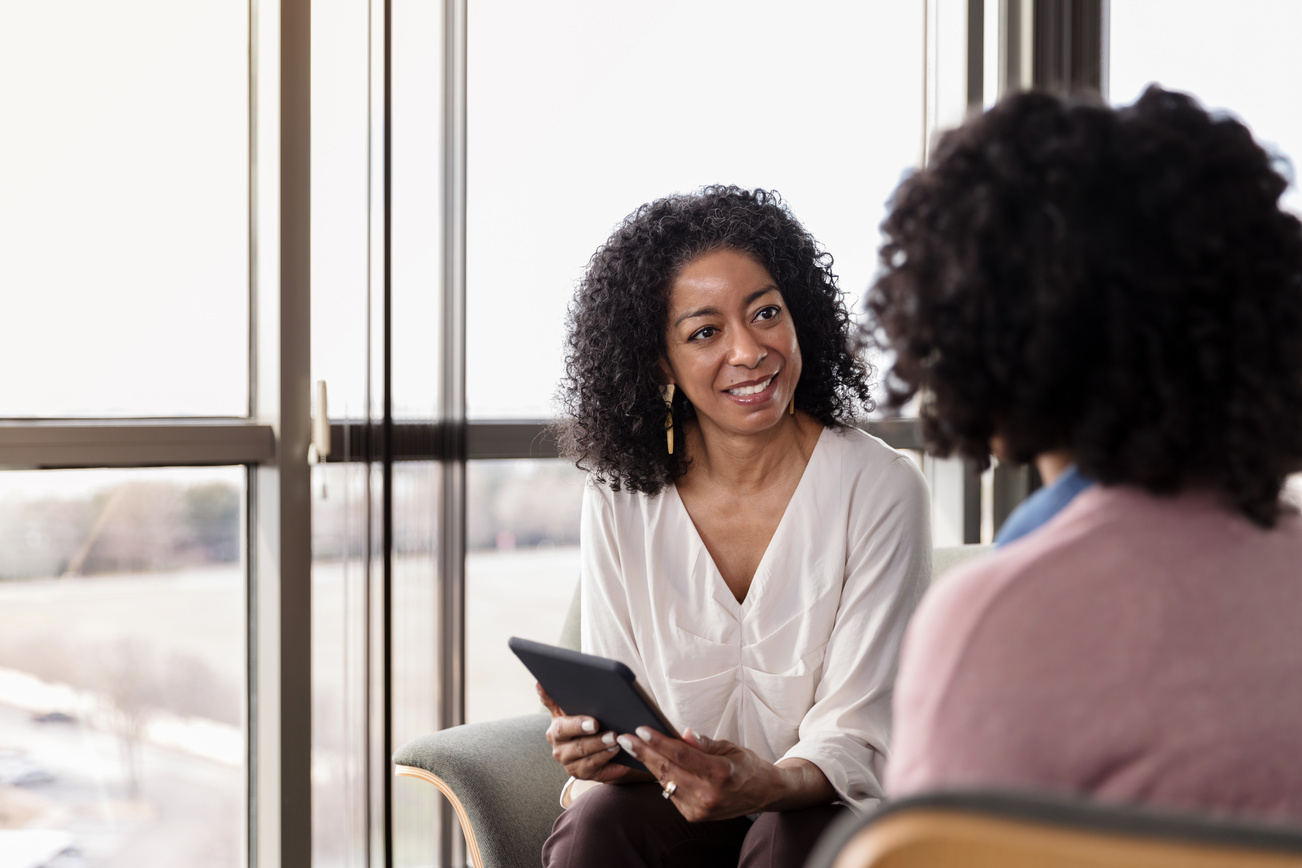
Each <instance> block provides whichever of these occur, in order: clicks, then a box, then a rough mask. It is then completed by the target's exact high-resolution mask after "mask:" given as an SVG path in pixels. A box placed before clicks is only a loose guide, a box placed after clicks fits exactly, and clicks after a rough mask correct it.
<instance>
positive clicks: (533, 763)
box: [393, 713, 569, 868]
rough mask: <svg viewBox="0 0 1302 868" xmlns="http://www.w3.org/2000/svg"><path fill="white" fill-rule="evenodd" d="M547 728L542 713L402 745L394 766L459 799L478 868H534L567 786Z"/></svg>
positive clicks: (432, 735) (444, 732)
mask: <svg viewBox="0 0 1302 868" xmlns="http://www.w3.org/2000/svg"><path fill="white" fill-rule="evenodd" d="M549 722H550V717H549V716H548V715H547V714H545V713H544V714H529V715H524V716H522V717H509V718H504V719H502V720H494V721H490V722H487V723H475V724H469V725H466V726H455V727H452V728H451V729H445V730H442V731H441V732H434V733H430V734H429V735H425V736H422V737H420V738H417V739H415V740H413V741H409V742H407V743H406V744H405V745H403V746H402V747H401V748H399V749H398V751H397V752H396V753H395V754H394V755H393V762H394V763H395V764H396V765H399V766H411V767H414V768H417V769H422V770H424V771H425V772H428V773H429V774H431V775H433V776H434V777H436V778H438V779H439V780H441V781H443V782H444V783H445V784H446V785H447V787H448V788H449V789H450V790H451V791H452V792H453V793H456V795H457V798H458V799H459V801H460V802H461V805H462V807H463V808H464V813H465V817H466V820H467V821H468V822H469V824H470V829H469V830H468V831H466V838H467V840H468V841H469V840H470V839H471V837H472V836H473V838H474V840H475V843H476V844H477V846H478V849H479V853H480V856H481V858H482V865H483V868H526V866H527V868H538V865H539V864H540V863H541V855H540V854H541V853H542V846H543V842H544V841H545V840H546V839H547V836H548V835H549V834H551V829H552V824H553V823H554V822H555V821H556V818H557V817H558V816H560V813H561V806H560V802H559V801H558V800H559V798H560V794H561V789H562V788H563V787H564V786H565V782H566V781H567V780H568V779H569V776H568V775H567V774H566V773H565V769H564V768H563V767H562V766H561V765H560V763H558V762H556V760H555V759H553V758H552V754H551V747H550V745H548V744H547V738H546V735H545V733H546V731H547V725H548V723H549ZM400 773H401V772H400ZM458 813H460V812H458ZM463 825H464V824H463Z"/></svg>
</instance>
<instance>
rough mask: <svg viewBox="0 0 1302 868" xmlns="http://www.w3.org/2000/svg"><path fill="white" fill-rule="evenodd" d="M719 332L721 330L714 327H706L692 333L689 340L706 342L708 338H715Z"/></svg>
mask: <svg viewBox="0 0 1302 868" xmlns="http://www.w3.org/2000/svg"><path fill="white" fill-rule="evenodd" d="M718 331H719V330H718V329H717V328H715V327H714V326H706V327H705V328H703V329H697V330H696V331H694V332H692V334H691V336H690V337H688V340H689V341H703V340H705V339H706V338H712V337H714V335H715V333H716V332H718Z"/></svg>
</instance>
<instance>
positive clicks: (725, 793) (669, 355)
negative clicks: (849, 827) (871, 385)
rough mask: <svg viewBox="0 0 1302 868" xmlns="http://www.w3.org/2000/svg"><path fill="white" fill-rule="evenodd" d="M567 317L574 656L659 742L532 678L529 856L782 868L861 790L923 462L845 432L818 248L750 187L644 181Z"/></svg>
mask: <svg viewBox="0 0 1302 868" xmlns="http://www.w3.org/2000/svg"><path fill="white" fill-rule="evenodd" d="M569 325H570V335H569V344H568V346H569V353H568V355H567V358H566V372H567V376H566V378H565V380H564V381H563V383H562V396H561V397H562V400H563V402H564V406H565V408H566V410H567V411H568V417H567V418H566V419H565V420H564V421H563V422H562V423H561V426H560V434H561V437H560V439H561V441H562V443H563V446H564V448H565V450H566V453H567V454H568V456H569V457H571V458H573V459H574V460H575V461H576V463H577V464H578V465H579V466H580V467H581V468H584V469H588V470H590V471H591V473H590V476H589V484H588V486H587V489H586V491H585V495H584V504H583V511H582V524H581V529H580V548H581V553H580V560H581V577H582V597H581V599H582V609H583V611H582V618H581V623H582V645H583V650H585V651H589V652H592V653H596V654H600V655H603V656H606V657H611V658H614V659H617V660H619V661H621V662H623V663H624V664H625V665H627V666H628V667H629V668H630V669H632V670H633V672H634V674H635V675H636V677H637V679H638V681H639V682H640V683H641V684H643V685H644V686H645V687H646V689H647V690H648V692H650V693H651V695H652V697H653V698H654V699H655V701H656V703H657V704H658V705H659V706H660V707H661V708H662V709H664V711H665V713H666V715H667V716H668V718H669V719H670V720H672V721H673V722H674V724H675V725H676V726H678V727H680V728H681V730H682V732H683V737H682V738H681V739H678V738H669V737H665V736H659V735H657V734H655V733H651V732H650V731H646V730H639V731H638V732H637V733H621V732H600V731H599V728H598V724H597V721H596V720H594V719H593V718H591V717H581V716H568V715H566V713H565V711H564V710H563V709H562V708H560V707H558V706H557V705H556V704H555V703H554V702H551V700H550V699H549V698H548V697H546V695H545V694H544V702H545V703H546V704H547V705H548V708H549V709H550V710H551V712H552V716H553V720H552V723H551V727H550V729H549V730H548V735H547V737H548V740H549V741H550V743H551V745H552V754H553V756H554V757H555V758H556V759H557V760H558V761H559V762H560V763H561V764H562V765H564V766H565V768H566V770H567V771H568V772H569V773H570V775H571V778H572V781H571V784H570V785H569V786H568V787H567V790H566V793H565V794H564V795H563V797H562V802H563V803H569V805H570V807H569V808H568V809H567V810H566V811H565V813H564V814H562V816H561V819H560V820H559V821H558V822H557V825H556V827H555V830H554V831H553V833H552V836H551V838H549V839H548V841H547V844H546V846H545V847H544V850H543V861H544V864H547V865H555V864H565V865H571V866H574V865H586V864H593V865H607V864H620V865H641V864H654V865H682V864H706V863H708V864H720V865H730V864H735V865H752V864H757V863H756V862H755V861H754V860H756V859H762V860H763V864H765V865H792V866H795V865H800V864H802V863H803V862H804V860H805V857H806V856H807V855H808V852H809V849H810V848H811V847H812V846H813V843H814V841H815V840H816V839H817V837H818V835H819V834H820V833H821V832H822V830H823V829H824V828H825V827H826V826H827V824H828V823H830V822H831V821H832V820H833V819H835V818H836V816H837V815H838V814H839V813H841V812H844V811H845V810H847V807H848V808H849V809H851V810H867V809H870V808H871V807H872V806H874V805H875V804H876V803H877V801H878V800H879V799H880V796H881V787H880V784H879V783H878V781H879V778H880V772H881V766H882V762H883V759H884V757H885V755H886V748H887V741H888V738H889V705H890V684H891V679H892V675H893V672H894V669H895V660H896V659H897V656H898V652H899V641H900V637H901V635H902V632H903V629H904V624H905V622H906V621H907V619H908V617H909V614H910V613H911V612H912V611H913V608H914V607H915V606H916V604H917V602H918V600H919V598H920V597H921V594H922V590H923V588H924V587H925V583H926V581H927V579H928V577H929V575H930V570H931V540H930V522H929V517H928V503H927V495H926V489H925V484H924V483H923V480H922V477H921V474H920V473H919V472H918V471H917V470H916V468H915V467H914V465H913V463H912V462H911V461H909V460H908V459H907V458H905V457H903V456H902V455H900V454H899V453H897V452H895V451H894V450H893V449H891V448H890V447H888V446H886V445H885V444H884V443H882V442H881V441H880V440H877V439H876V438H873V437H870V436H868V435H867V434H864V433H863V432H862V431H859V430H857V429H854V428H851V427H850V425H849V423H850V422H852V421H853V418H854V414H855V412H856V411H857V410H859V409H860V408H867V407H870V406H871V401H870V400H869V397H868V385H867V382H866V379H867V374H868V370H867V367H866V366H865V365H864V363H863V362H862V361H861V360H860V359H858V358H857V357H856V356H855V354H854V353H853V352H852V350H851V346H852V344H851V341H850V338H849V329H850V322H849V316H848V314H847V312H846V310H845V307H844V306H843V304H842V301H841V294H840V292H839V290H838V288H837V283H836V278H835V276H834V275H833V274H832V272H831V256H830V255H828V254H827V253H826V252H824V251H823V250H822V248H821V247H820V246H819V245H818V244H817V242H815V241H814V239H813V238H812V237H811V236H810V235H809V233H807V232H806V231H805V230H804V228H803V227H802V226H801V225H800V223H799V222H797V221H796V219H795V218H794V217H793V216H792V214H791V213H790V211H789V210H787V208H786V206H785V205H784V204H783V203H782V202H781V200H779V199H778V198H777V197H776V196H775V195H773V194H770V193H767V192H765V191H762V190H756V191H745V190H740V189H737V188H735V187H708V188H705V189H704V190H702V191H701V192H700V193H698V194H695V195H690V196H673V197H669V198H666V199H661V200H658V201H656V202H653V203H650V204H648V205H644V206H643V207H641V208H639V209H638V210H637V211H636V212H634V213H633V214H632V215H631V216H630V217H629V218H628V219H626V220H625V221H624V223H623V224H622V225H621V226H620V227H619V228H618V229H616V231H615V233H614V234H613V235H612V236H611V238H610V239H609V240H608V241H607V242H606V244H605V245H603V246H602V247H601V249H599V250H598V251H597V253H596V254H595V255H594V256H593V258H592V260H591V262H590V263H589V267H588V273H587V275H586V276H585V278H584V280H583V281H582V283H581V284H580V286H579V289H578V292H577V294H576V297H575V300H574V302H573V304H572V306H571V310H570V323H569ZM666 413H667V418H666ZM666 428H667V429H668V431H669V436H668V437H666V436H665V430H666ZM621 747H622V748H623V750H625V751H627V752H629V753H632V754H634V755H636V756H637V757H638V758H639V759H641V760H642V761H643V763H644V764H645V765H646V767H647V768H648V769H649V771H650V773H649V774H648V773H647V772H642V771H633V770H631V769H630V768H629V767H627V766H624V765H620V764H618V763H612V762H611V759H612V758H613V757H614V756H615V755H616V753H617V752H618V751H619V749H620V748H621ZM575 781H584V782H592V784H611V785H612V786H592V785H590V784H587V783H585V785H584V786H581V787H580V786H575V784H574V782H575ZM576 793H577V795H576Z"/></svg>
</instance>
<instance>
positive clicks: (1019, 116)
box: [866, 87, 1302, 527]
mask: <svg viewBox="0 0 1302 868" xmlns="http://www.w3.org/2000/svg"><path fill="white" fill-rule="evenodd" d="M1287 171H1288V169H1287V166H1286V165H1284V164H1283V163H1282V161H1280V160H1278V159H1277V158H1273V157H1272V156H1271V155H1270V154H1268V153H1267V152H1266V151H1265V150H1263V149H1262V148H1261V147H1260V146H1258V145H1257V144H1256V143H1255V142H1254V141H1253V139H1252V135H1251V134H1250V133H1249V131H1248V130H1247V128H1246V127H1244V125H1243V124H1242V123H1239V122H1238V121H1236V120H1234V119H1233V118H1230V117H1228V116H1221V115H1212V114H1209V113H1208V112H1206V111H1204V110H1203V109H1202V108H1201V107H1200V106H1199V104H1198V103H1197V102H1196V101H1195V100H1194V99H1192V98H1191V97H1189V96H1186V95H1184V94H1180V93H1173V92H1169V91H1166V90H1163V89H1161V88H1159V87H1150V88H1149V89H1148V90H1147V91H1146V92H1145V93H1144V94H1143V96H1141V97H1140V98H1139V100H1138V101H1136V102H1135V103H1134V104H1133V105H1131V106H1127V107H1124V108H1119V109H1113V108H1109V107H1107V106H1105V105H1103V104H1101V103H1100V102H1099V101H1097V99H1092V98H1088V97H1060V96H1054V95H1050V94H1046V93H1037V92H1026V93H1021V94H1016V95H1013V96H1010V97H1008V98H1006V99H1004V100H1003V101H1001V102H1000V103H998V104H997V105H996V106H995V107H994V108H992V109H990V110H989V111H988V112H986V113H985V114H984V115H982V116H979V117H977V118H974V119H972V120H970V121H968V122H967V123H965V124H964V125H962V126H961V127H959V128H957V129H955V130H952V131H950V132H949V133H947V134H946V135H945V136H943V137H942V138H941V140H940V141H939V143H938V145H937V146H936V148H935V151H934V153H933V154H932V158H931V161H930V163H929V164H928V166H927V167H926V168H925V169H922V170H919V171H918V172H916V173H915V174H914V175H912V176H911V177H910V178H908V179H906V180H905V181H904V182H903V183H902V184H901V185H900V187H899V188H898V189H897V191H896V193H895V194H894V196H893V199H892V202H891V211H890V215H889V216H888V218H887V219H886V221H885V223H884V224H883V227H882V228H883V233H884V237H885V241H884V242H883V246H882V248H881V251H880V256H881V267H882V272H881V273H880V274H879V276H878V278H877V280H876V281H875V284H874V286H873V287H872V288H871V289H870V291H869V294H868V297H867V299H866V305H867V308H868V310H869V312H870V315H871V317H872V318H874V320H875V322H874V325H873V336H874V337H875V339H876V340H877V341H878V342H879V343H881V344H884V345H885V346H886V347H887V348H888V349H890V350H891V351H892V352H893V353H894V354H895V359H894V363H893V367H892V368H891V370H890V372H889V373H888V375H887V377H886V385H887V392H888V395H889V398H888V400H889V402H890V403H891V404H892V405H895V406H899V405H900V404H902V403H904V402H905V401H907V400H908V399H909V398H910V397H912V396H913V395H914V394H915V393H921V396H922V410H921V413H922V418H923V425H924V436H925V438H926V441H927V444H928V448H929V449H930V450H931V451H933V452H935V453H937V454H940V455H948V454H950V453H951V452H953V451H957V452H958V453H960V454H962V455H964V456H966V457H969V458H972V459H975V460H976V461H978V462H979V463H980V464H981V465H982V466H983V467H985V466H988V463H989V444H990V440H991V437H992V435H995V434H998V435H999V436H1000V437H1001V438H1002V439H1003V441H1004V444H1005V449H1006V450H1007V456H1006V457H1008V458H1010V459H1011V460H1013V461H1015V462H1018V463H1022V462H1027V461H1029V460H1031V459H1032V458H1034V456H1036V455H1037V454H1040V453H1042V452H1046V451H1052V450H1055V449H1061V448H1068V449H1070V450H1072V452H1073V453H1074V456H1075V460H1076V462H1077V465H1078V466H1079V467H1080V469H1081V472H1082V473H1084V474H1085V475H1086V476H1089V477H1091V478H1093V479H1096V480H1098V481H1100V482H1102V483H1104V484H1117V483H1128V484H1132V485H1137V486H1141V487H1143V488H1144V489H1146V490H1148V491H1150V492H1152V493H1154V494H1172V493H1175V492H1178V491H1181V490H1183V489H1185V488H1187V487H1192V486H1202V487H1208V488H1211V489H1212V490H1215V491H1217V492H1219V493H1220V494H1221V496H1222V497H1223V498H1224V499H1225V502H1226V503H1227V505H1228V506H1230V507H1231V508H1233V509H1235V510H1237V511H1239V512H1241V513H1243V514H1244V515H1246V516H1247V517H1248V518H1249V519H1251V520H1252V521H1254V522H1255V523H1257V524H1258V525H1261V526H1263V527H1270V526H1272V525H1273V524H1274V522H1275V520H1276V518H1277V517H1278V515H1279V512H1280V509H1281V503H1280V490H1281V487H1282V485H1283V482H1284V478H1285V476H1286V475H1287V474H1289V473H1290V472H1293V471H1296V470H1298V469H1299V468H1300V467H1302V229H1300V226H1299V222H1298V220H1297V219H1296V218H1295V217H1293V216H1292V215H1291V214H1288V213H1286V212H1284V211H1282V210H1281V209H1280V207H1279V197H1280V194H1282V193H1283V192H1284V190H1285V188H1286V187H1287V186H1288V181H1287V179H1286V177H1285V175H1284V173H1285V172H1287Z"/></svg>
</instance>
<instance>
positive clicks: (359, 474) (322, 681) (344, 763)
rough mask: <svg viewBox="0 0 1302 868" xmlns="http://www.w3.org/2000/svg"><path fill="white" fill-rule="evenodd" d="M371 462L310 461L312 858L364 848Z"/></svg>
mask: <svg viewBox="0 0 1302 868" xmlns="http://www.w3.org/2000/svg"><path fill="white" fill-rule="evenodd" d="M366 474H367V465H364V464H332V465H321V464H318V465H316V466H315V467H314V468H312V864H313V865H319V866H327V868H329V866H349V865H364V864H365V855H366V831H367V830H366V797H367V781H366V751H367V731H366V726H367V707H366V692H367V684H366V659H367V658H366V649H367V645H368V640H369V636H368V632H367V623H366V612H367V600H368V584H369V581H370V573H369V571H368V560H369V559H368V555H367V526H366V523H367V510H366V501H367V497H368V492H367V486H366Z"/></svg>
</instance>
